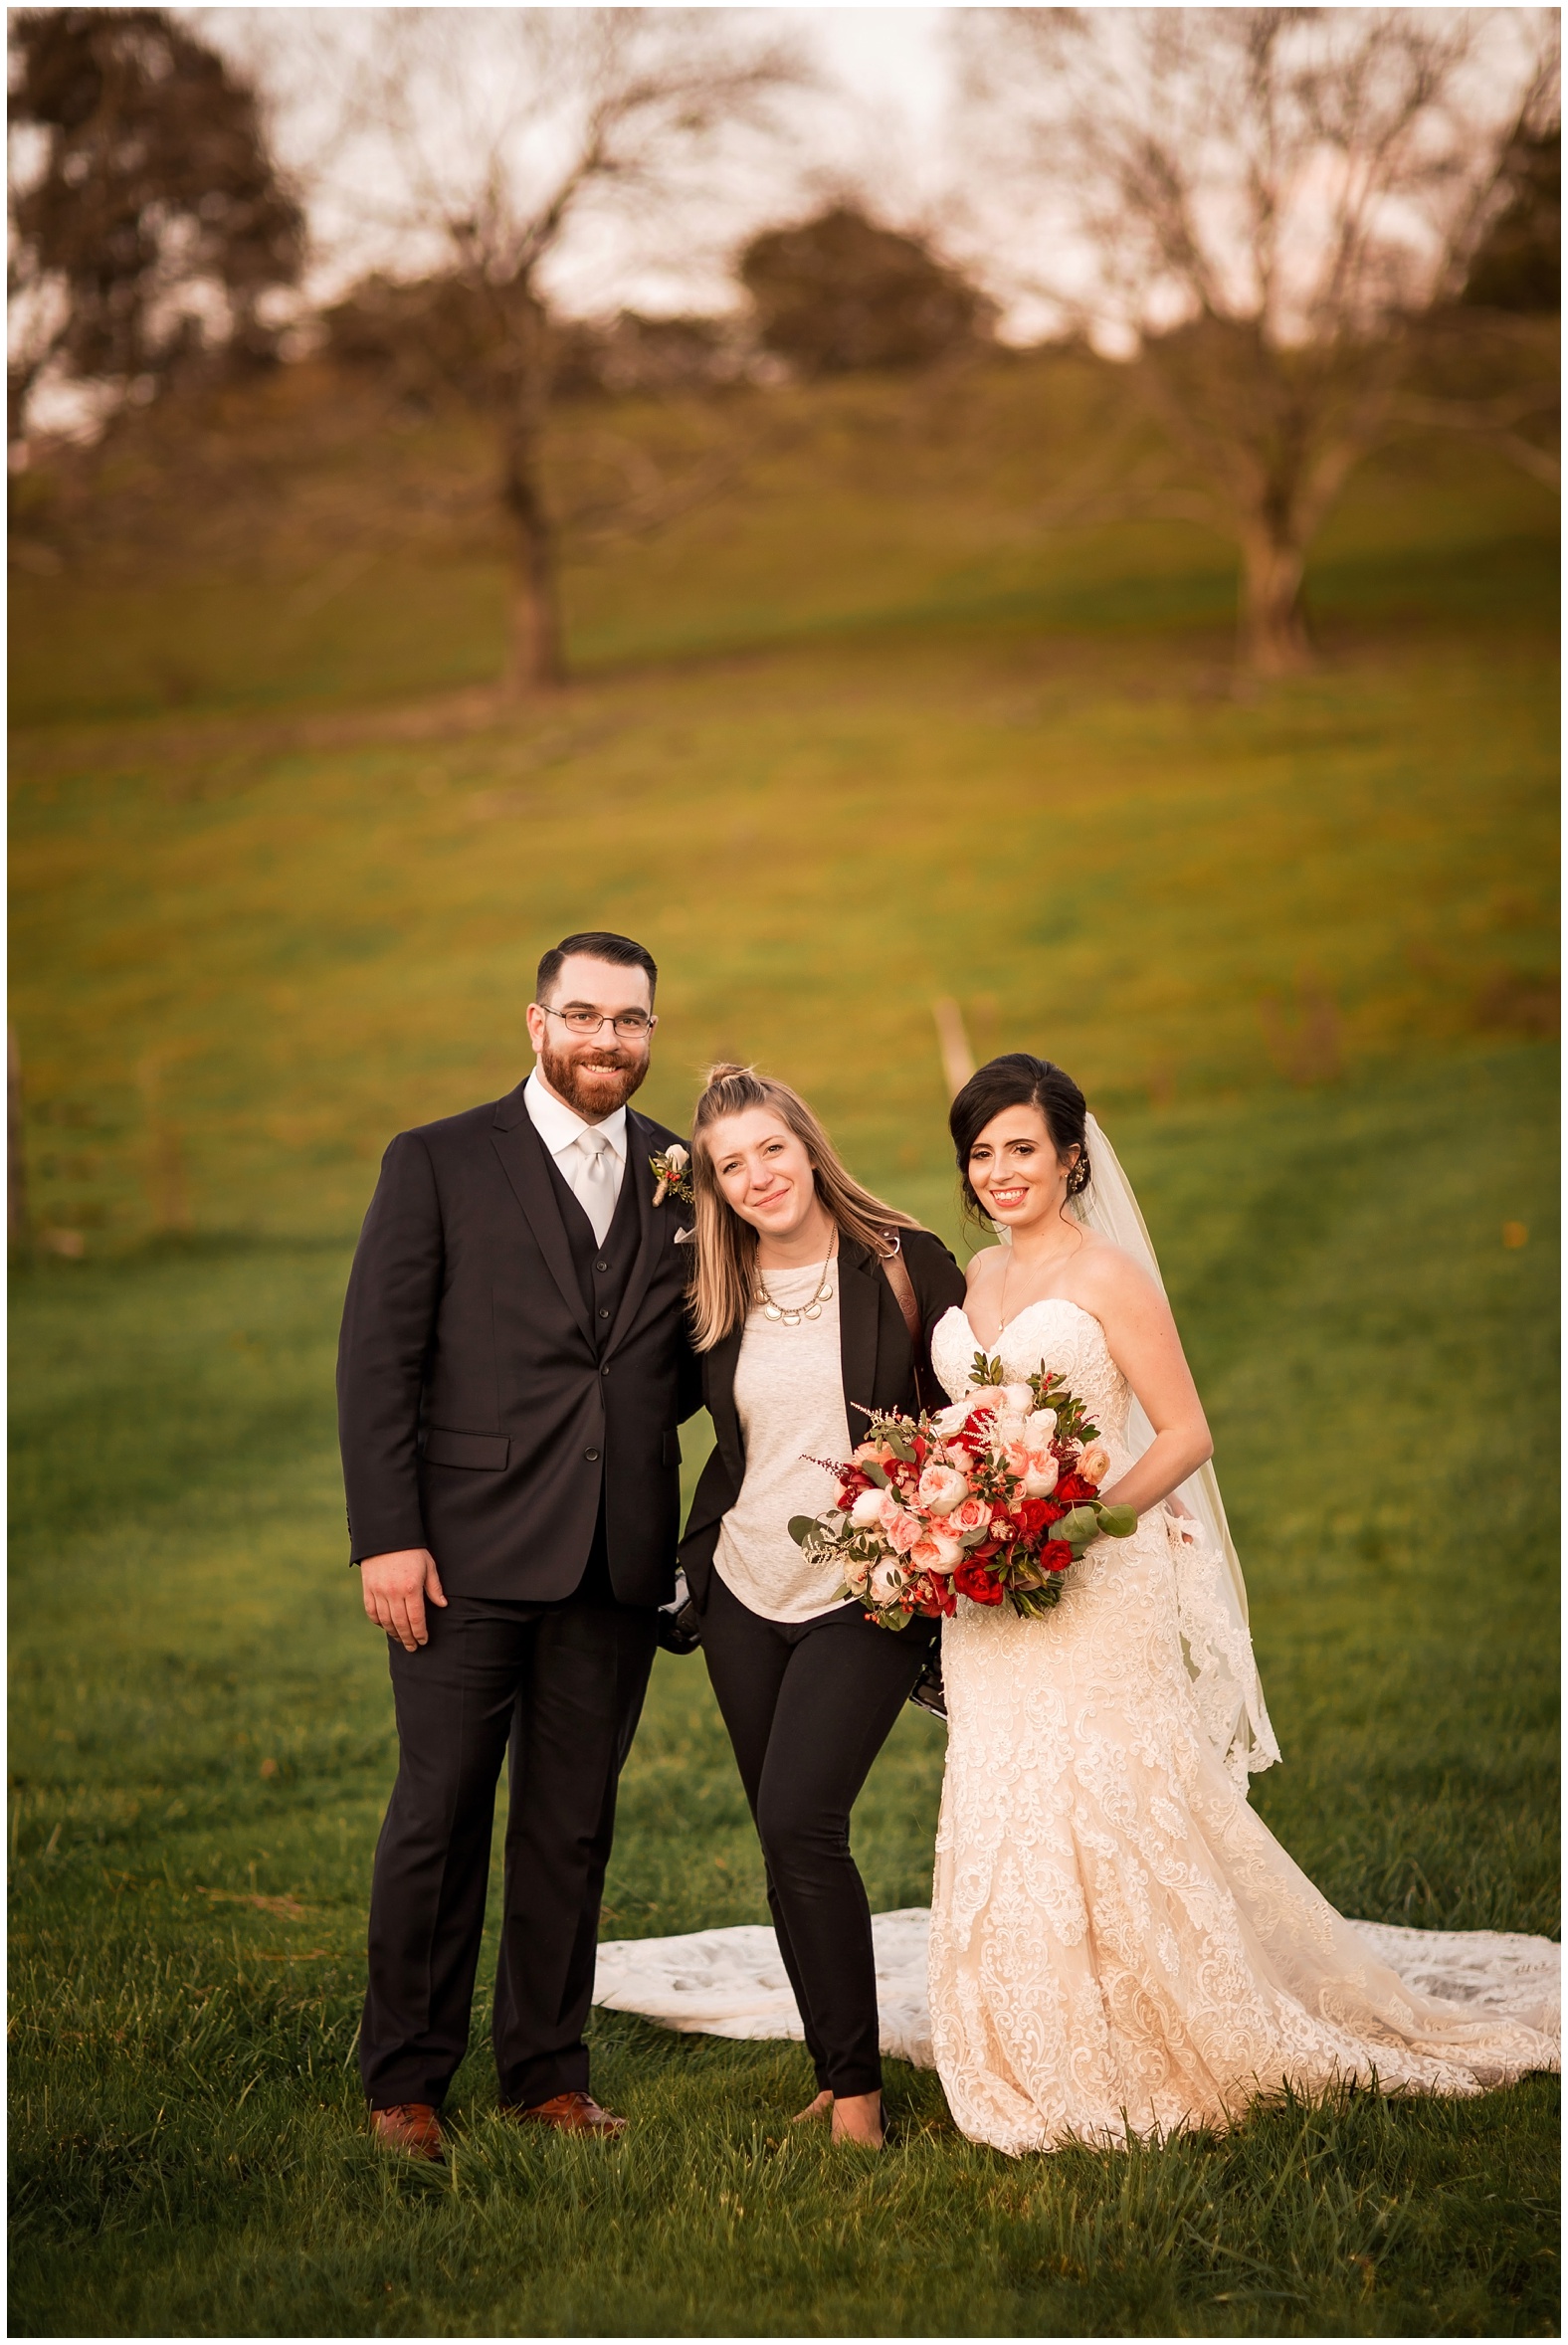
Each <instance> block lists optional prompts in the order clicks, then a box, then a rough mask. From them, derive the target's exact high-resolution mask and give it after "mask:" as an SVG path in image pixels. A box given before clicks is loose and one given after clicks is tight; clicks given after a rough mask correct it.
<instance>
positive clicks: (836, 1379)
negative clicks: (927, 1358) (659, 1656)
mask: <svg viewBox="0 0 1568 2345" xmlns="http://www.w3.org/2000/svg"><path fill="white" fill-rule="evenodd" d="M838 1273H839V1266H838V1264H837V1262H835V1263H833V1264H832V1265H831V1267H830V1268H829V1269H828V1270H827V1271H826V1273H824V1271H823V1270H822V1269H821V1268H820V1267H818V1268H817V1269H814V1270H769V1271H768V1273H767V1288H768V1292H769V1293H770V1294H771V1295H772V1296H773V1298H774V1300H775V1302H781V1303H786V1304H790V1305H793V1306H794V1308H796V1309H799V1308H800V1306H801V1305H802V1304H803V1303H808V1302H810V1300H811V1298H812V1296H813V1295H814V1294H815V1293H816V1291H817V1288H818V1287H819V1286H820V1285H821V1284H822V1282H823V1278H824V1275H826V1277H827V1279H828V1282H829V1283H830V1284H831V1286H832V1287H833V1290H834V1291H833V1296H832V1299H831V1301H828V1302H825V1303H824V1304H823V1306H822V1312H821V1316H820V1317H818V1318H815V1319H802V1320H801V1322H800V1325H799V1326H798V1327H786V1326H785V1325H784V1322H783V1321H782V1320H781V1319H766V1318H764V1317H763V1315H762V1306H761V1304H760V1303H754V1304H753V1305H752V1307H751V1309H750V1311H749V1312H748V1313H747V1315H746V1324H745V1330H744V1332H743V1334H742V1336H741V1339H740V1356H739V1358H738V1359H737V1360H736V1362H735V1413H736V1415H737V1416H738V1417H739V1419H740V1432H741V1438H742V1440H743V1441H744V1443H745V1446H746V1478H745V1480H744V1481H743V1482H742V1484H741V1486H740V1495H739V1497H738V1498H737V1499H736V1500H735V1503H734V1505H733V1506H731V1508H730V1509H729V1512H728V1513H727V1514H726V1515H725V1517H724V1519H723V1522H722V1523H721V1524H720V1526H719V1533H718V1545H717V1547H716V1548H715V1549H714V1553H713V1568H714V1570H715V1571H716V1572H717V1574H718V1576H719V1578H720V1579H721V1580H722V1581H723V1583H724V1585H725V1587H726V1588H727V1589H728V1590H729V1592H730V1594H731V1595H732V1596H738V1597H739V1599H740V1601H741V1603H742V1604H743V1605H745V1606H746V1607H747V1609H748V1610H749V1611H751V1612H754V1613H759V1614H760V1615H761V1617H762V1619H763V1620H765V1621H811V1620H815V1619H816V1618H817V1616H818V1615H819V1614H820V1613H825V1612H835V1611H837V1610H838V1608H839V1605H840V1604H841V1602H842V1601H843V1599H842V1598H841V1597H840V1596H839V1593H838V1591H839V1587H840V1581H839V1576H838V1573H837V1571H836V1570H835V1569H834V1568H833V1567H832V1566H829V1567H827V1568H824V1566H823V1565H822V1564H820V1563H808V1562H807V1560H806V1557H805V1556H804V1555H803V1554H802V1553H801V1550H800V1549H799V1548H798V1547H797V1546H796V1544H795V1542H794V1540H793V1539H792V1538H791V1537H790V1535H789V1519H790V1516H791V1515H792V1514H821V1513H822V1512H823V1510H824V1509H825V1508H826V1507H829V1506H831V1505H832V1503H833V1499H834V1493H835V1491H836V1490H837V1488H838V1483H837V1480H836V1479H835V1477H834V1475H832V1474H831V1473H829V1472H827V1471H826V1470H825V1468H824V1467H823V1466H814V1465H812V1464H811V1463H810V1461H811V1460H812V1459H814V1458H826V1459H829V1460H831V1461H834V1462H836V1463H837V1462H842V1461H843V1460H844V1459H846V1458H848V1457H849V1455H850V1452H851V1450H852V1449H853V1448H854V1446H855V1437H853V1436H852V1435H851V1433H850V1427H849V1420H848V1416H847V1414H846V1411H845V1407H844V1365H843V1361H842V1359H841V1357H840V1353H839V1292H838V1289H839V1275H838Z"/></svg>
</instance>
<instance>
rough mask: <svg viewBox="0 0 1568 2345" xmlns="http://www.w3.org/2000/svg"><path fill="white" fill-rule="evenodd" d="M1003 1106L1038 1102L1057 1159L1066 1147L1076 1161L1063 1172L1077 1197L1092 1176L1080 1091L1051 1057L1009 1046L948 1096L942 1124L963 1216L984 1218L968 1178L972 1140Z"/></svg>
mask: <svg viewBox="0 0 1568 2345" xmlns="http://www.w3.org/2000/svg"><path fill="white" fill-rule="evenodd" d="M1004 1107H1038V1108H1039V1109H1040V1112H1041V1114H1042V1115H1043V1116H1044V1117H1045V1119H1046V1129H1047V1131H1048V1132H1049V1133H1050V1134H1051V1145H1052V1146H1053V1147H1054V1148H1055V1150H1056V1152H1057V1161H1058V1163H1059V1164H1060V1163H1061V1162H1062V1160H1063V1158H1064V1157H1065V1156H1066V1155H1067V1153H1068V1151H1069V1149H1070V1148H1076V1149H1077V1150H1078V1161H1077V1163H1076V1164H1075V1165H1074V1166H1073V1169H1072V1171H1071V1172H1070V1173H1069V1174H1068V1196H1069V1197H1070V1198H1073V1197H1079V1196H1081V1195H1082V1193H1083V1191H1084V1190H1085V1189H1086V1188H1087V1187H1088V1185H1089V1182H1090V1180H1091V1179H1092V1178H1093V1175H1092V1172H1091V1169H1090V1166H1089V1161H1088V1125H1087V1120H1086V1119H1087V1116H1088V1106H1087V1103H1086V1101H1085V1100H1084V1097H1083V1094H1082V1092H1081V1091H1080V1090H1079V1089H1078V1084H1077V1083H1076V1082H1075V1081H1074V1080H1073V1077H1072V1075H1069V1074H1068V1073H1067V1071H1066V1070H1065V1069H1064V1068H1061V1067H1058V1066H1057V1065H1056V1063H1055V1062H1054V1061H1053V1060H1051V1059H1033V1058H1031V1057H1030V1055H1029V1053H1028V1052H1027V1051H1008V1052H1006V1053H1005V1054H1004V1055H1003V1057H1002V1058H1000V1059H990V1060H988V1061H987V1062H986V1064H985V1066H984V1067H982V1068H981V1069H980V1070H979V1071H978V1073H977V1074H974V1075H971V1076H970V1077H969V1080H968V1081H967V1082H966V1083H965V1085H964V1087H963V1089H962V1090H961V1091H960V1092H959V1094H958V1096H957V1098H956V1099H955V1100H954V1101H953V1103H952V1106H951V1108H950V1109H949V1111H948V1116H947V1128H948V1130H949V1131H950V1132H951V1133H952V1135H953V1147H954V1150H955V1151H956V1154H957V1157H958V1180H959V1185H960V1188H961V1190H962V1194H963V1207H964V1213H965V1216H966V1217H967V1219H968V1220H970V1221H974V1222H986V1221H987V1219H988V1217H987V1214H986V1211H985V1208H984V1207H983V1206H982V1205H981V1203H980V1200H979V1198H978V1197H977V1196H976V1195H975V1193H974V1189H973V1188H972V1186H971V1185H970V1180H969V1158H970V1155H971V1153H972V1152H973V1149H974V1144H975V1142H976V1140H978V1139H979V1137H980V1134H981V1133H982V1132H983V1131H984V1130H985V1127H986V1125H987V1124H988V1123H989V1122H990V1121H991V1118H992V1116H993V1115H1000V1114H1001V1112H1002V1110H1003V1108H1004Z"/></svg>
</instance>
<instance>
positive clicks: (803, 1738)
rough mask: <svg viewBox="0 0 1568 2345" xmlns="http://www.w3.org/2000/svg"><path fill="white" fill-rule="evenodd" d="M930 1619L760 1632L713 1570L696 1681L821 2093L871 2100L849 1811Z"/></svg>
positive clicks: (924, 1650)
mask: <svg viewBox="0 0 1568 2345" xmlns="http://www.w3.org/2000/svg"><path fill="white" fill-rule="evenodd" d="M936 1627H937V1624H936V1623H935V1622H934V1621H911V1622H910V1623H909V1626H908V1627H907V1628H906V1629H899V1630H890V1629H880V1628H879V1627H878V1626H877V1624H876V1623H875V1622H874V1621H869V1620H868V1619H867V1618H866V1615H865V1614H864V1613H863V1612H862V1611H861V1609H860V1607H859V1605H855V1604H848V1605H844V1606H842V1607H841V1608H840V1609H839V1610H838V1611H836V1612H831V1613H824V1614H822V1615H821V1616H820V1617H819V1618H818V1619H816V1620H814V1621H796V1622H790V1621H765V1620H763V1619H762V1618H761V1616H760V1615H759V1614H757V1613H754V1612H752V1611H751V1610H750V1609H749V1607H748V1606H746V1605H744V1604H742V1603H741V1601H740V1599H739V1597H738V1596H735V1595H734V1594H732V1593H731V1591H730V1590H729V1589H728V1588H726V1587H725V1585H724V1583H723V1581H722V1580H721V1579H720V1578H719V1576H718V1573H717V1572H716V1571H715V1572H714V1573H713V1574H712V1577H711V1579H710V1581H709V1584H708V1596H707V1605H706V1609H705V1611H704V1612H703V1614H702V1652H703V1654H704V1656H705V1658H706V1661H707V1673H708V1675H709V1677H710V1678H711V1679H712V1681H713V1691H714V1693H715V1694H716V1696H717V1697H718V1706H719V1708H720V1710H721V1711H722V1712H723V1717H724V1724H725V1725H726V1726H727V1727H728V1729H729V1739H730V1741H731V1742H732V1743H733V1744H734V1746H735V1760H736V1763H737V1765H738V1766H739V1768H740V1780H741V1782H742V1783H743V1784H744V1785H745V1787H746V1798H747V1800H748V1801H749V1802H750V1806H751V1814H752V1818H753V1821H754V1822H755V1824H756V1828H757V1838H758V1839H759V1840H760V1841H761V1843H762V1854H763V1856H764V1858H765V1860H766V1863H767V1874H768V1905H769V1908H770V1910H771V1912H772V1915H773V1927H774V1929H775V1931H776V1932H777V1934H778V1942H779V1952H780V1954H781V1955H782V1956H783V1958H784V1968H785V1969H786V1971H788V1973H789V1980H790V1985H791V1986H792V1987H793V1988H794V1990H795V2001H796V2002H797V2003H798V2004H799V2006H800V2015H801V2018H802V2020H803V2021H804V2022H805V2026H806V2049H807V2050H808V2052H810V2053H811V2056H812V2060H813V2062H814V2063H815V2066H816V2070H817V2086H818V2089H819V2091H827V2092H832V2093H834V2094H835V2095H837V2096H838V2097H839V2098H841V2099H847V2098H849V2097H850V2096H851V2095H852V2094H855V2093H861V2092H879V2091H881V2089H882V2054H881V2050H880V2044H879V2034H878V2025H877V1966H876V1961H875V1958H874V1956H873V1952H872V1915H871V1906H870V1904H869V1903H868V1901H867V1896H866V1888H865V1884H864V1883H863V1881H862V1879H861V1876H860V1873H859V1872H858V1871H857V1870H856V1865H855V1859H854V1857H853V1856H851V1854H850V1810H851V1809H852V1808H853V1807H854V1805H855V1801H856V1797H857V1795H858V1793H859V1791H860V1788H861V1786H862V1784H863V1783H864V1782H865V1781H866V1778H867V1776H868V1775H869V1774H870V1773H871V1768H872V1761H873V1760H874V1759H875V1758H876V1756H877V1753H878V1752H879V1751H880V1750H881V1749H882V1744H883V1743H884V1742H885V1741H886V1739H887V1736H888V1734H889V1733H890V1731H891V1729H892V1724H893V1720H894V1719H895V1718H896V1717H897V1715H898V1712H899V1710H900V1709H901V1708H902V1706H903V1704H904V1702H905V1701H907V1699H908V1697H909V1693H910V1689H911V1688H912V1686H913V1685H914V1682H915V1679H916V1678H917V1677H918V1676H919V1674H920V1671H921V1669H922V1667H923V1666H924V1663H925V1660H926V1657H927V1655H928V1654H929V1652H930V1650H931V1641H932V1638H933V1637H934V1635H935V1633H936Z"/></svg>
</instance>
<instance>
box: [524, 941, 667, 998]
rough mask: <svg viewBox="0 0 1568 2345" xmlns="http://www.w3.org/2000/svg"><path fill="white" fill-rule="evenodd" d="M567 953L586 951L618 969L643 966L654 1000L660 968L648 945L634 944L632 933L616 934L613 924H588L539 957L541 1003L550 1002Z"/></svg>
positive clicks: (537, 992)
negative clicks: (600, 925)
mask: <svg viewBox="0 0 1568 2345" xmlns="http://www.w3.org/2000/svg"><path fill="white" fill-rule="evenodd" d="M568 953H586V954H587V955H588V958H589V959H590V960H591V961H611V962H613V963H614V964H615V966H616V968H618V969H642V970H644V971H645V972H646V973H647V977H648V998H649V1000H650V1001H652V1000H653V998H654V994H655V991H656V989H657V987H658V984H659V971H658V970H657V968H655V966H654V956H653V954H652V953H651V952H650V951H649V949H648V947H647V945H646V944H634V943H633V941H632V939H631V937H630V936H617V935H616V933H615V931H614V929H613V928H585V929H583V931H582V933H581V934H580V935H578V936H563V937H562V938H561V941H560V943H559V944H552V945H551V947H550V949H549V951H548V952H547V953H546V954H545V956H544V958H543V959H542V960H541V961H540V963H539V973H538V976H537V977H536V978H535V979H534V995H533V998H534V1000H535V1001H536V1002H538V1003H539V1004H540V1005H541V1007H543V1006H547V1005H546V996H547V995H548V993H549V990H550V987H551V986H552V985H553V984H554V983H555V980H556V978H557V977H558V976H559V974H560V968H561V963H562V962H563V961H564V960H565V958H566V956H567V954H568Z"/></svg>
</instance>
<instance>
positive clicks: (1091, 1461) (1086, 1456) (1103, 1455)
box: [1077, 1442, 1110, 1489]
mask: <svg viewBox="0 0 1568 2345" xmlns="http://www.w3.org/2000/svg"><path fill="white" fill-rule="evenodd" d="M1077 1470H1078V1472H1079V1473H1080V1474H1081V1475H1082V1476H1083V1479H1084V1480H1085V1481H1091V1482H1092V1483H1093V1484H1094V1487H1095V1488H1096V1489H1098V1488H1099V1485H1100V1483H1101V1482H1102V1481H1103V1480H1104V1478H1105V1476H1106V1474H1107V1473H1109V1471H1110V1452H1109V1451H1108V1450H1107V1449H1106V1448H1105V1446H1104V1444H1103V1443H1102V1442H1095V1443H1093V1444H1092V1445H1091V1446H1090V1447H1089V1448H1088V1449H1086V1450H1085V1451H1084V1453H1083V1455H1082V1457H1081V1458H1080V1459H1079V1460H1078V1468H1077Z"/></svg>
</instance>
